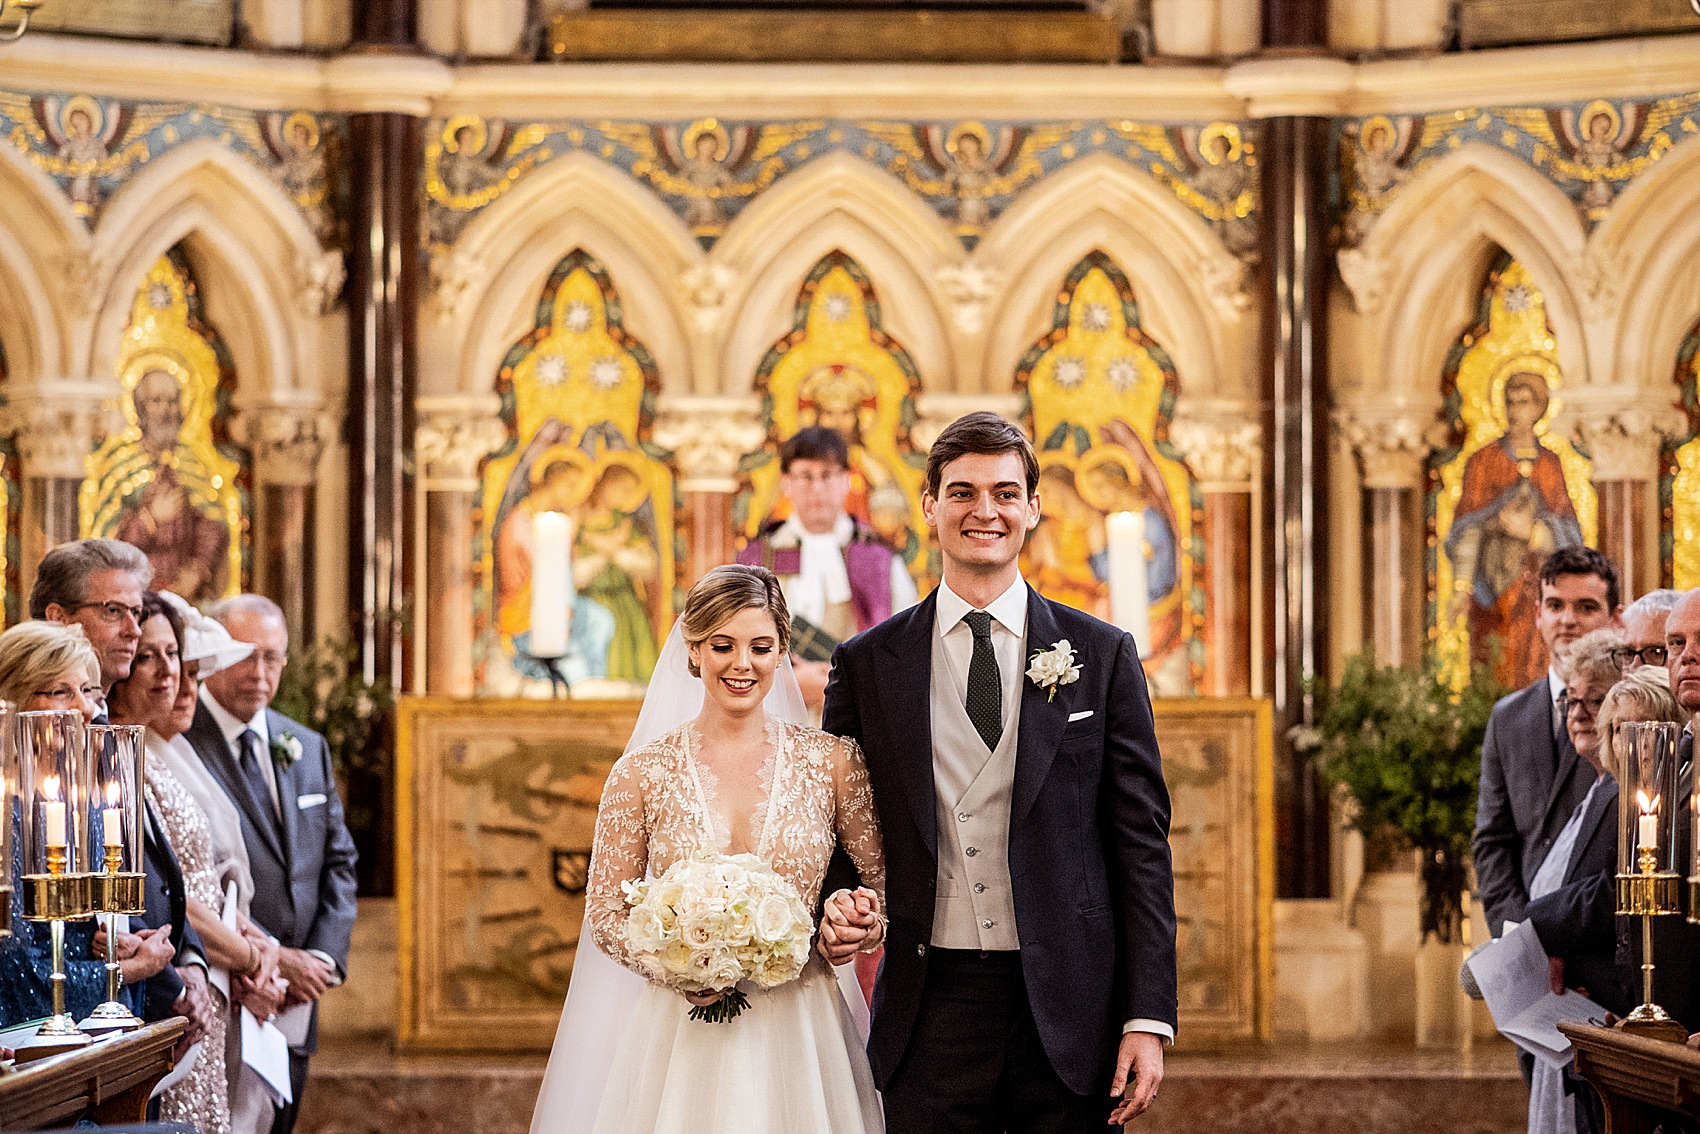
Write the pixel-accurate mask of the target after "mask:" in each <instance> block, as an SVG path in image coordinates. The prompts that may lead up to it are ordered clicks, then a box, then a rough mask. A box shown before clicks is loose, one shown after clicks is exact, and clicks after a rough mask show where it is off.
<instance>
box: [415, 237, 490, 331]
mask: <svg viewBox="0 0 1700 1134" xmlns="http://www.w3.org/2000/svg"><path fill="white" fill-rule="evenodd" d="M490 274H491V272H490V263H489V261H487V260H485V259H483V258H482V257H479V256H474V255H471V254H469V253H466V252H448V253H445V254H443V255H439V256H432V257H431V266H430V303H429V306H430V310H431V315H432V318H433V319H434V320H435V321H436V322H437V324H438V325H439V326H445V327H446V326H449V325H450V324H453V323H455V322H457V321H458V320H459V319H460V317H461V316H462V315H463V314H465V312H466V305H467V304H468V303H470V302H471V301H472V297H473V296H475V295H477V294H478V293H479V292H481V291H483V290H484V285H485V284H486V283H488V282H489V281H490Z"/></svg>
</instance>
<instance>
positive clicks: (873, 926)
mask: <svg viewBox="0 0 1700 1134" xmlns="http://www.w3.org/2000/svg"><path fill="white" fill-rule="evenodd" d="M884 940H885V925H884V923H883V922H882V921H881V920H880V910H879V897H878V896H877V895H876V894H875V893H874V892H873V891H872V890H870V889H868V888H867V887H866V886H858V887H857V888H856V889H855V890H840V891H838V892H837V893H835V894H833V895H832V897H830V898H828V899H827V900H826V909H825V911H824V912H823V913H822V915H821V919H820V939H819V941H818V942H817V943H816V946H815V947H816V948H817V949H818V950H820V955H821V956H822V957H825V958H826V959H827V961H828V962H830V963H831V964H834V965H843V964H847V963H849V962H850V961H851V960H852V959H854V958H855V956H856V954H857V953H865V952H870V951H872V950H873V949H875V948H876V947H878V945H879V944H880V942H882V941H884Z"/></svg>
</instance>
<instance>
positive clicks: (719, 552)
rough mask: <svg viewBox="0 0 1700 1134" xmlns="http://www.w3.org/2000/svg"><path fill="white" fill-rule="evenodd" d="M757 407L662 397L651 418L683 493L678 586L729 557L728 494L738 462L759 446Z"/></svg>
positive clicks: (732, 545) (733, 546)
mask: <svg viewBox="0 0 1700 1134" xmlns="http://www.w3.org/2000/svg"><path fill="white" fill-rule="evenodd" d="M763 435H764V434H763V429H762V425H761V416H760V410H759V407H758V406H757V405H756V404H755V403H754V402H753V401H752V400H748V399H742V398H710V397H701V398H696V397H688V398H670V399H665V400H664V401H663V403H662V405H661V407H660V412H659V413H658V414H657V417H656V422H655V434H654V436H655V441H656V443H657V444H659V445H661V446H662V447H663V448H666V449H671V450H672V451H673V467H674V469H675V470H676V472H677V475H678V477H679V493H680V495H681V497H682V498H683V500H682V503H683V507H682V508H681V509H680V518H681V519H682V521H683V523H684V529H685V567H684V570H683V571H682V572H681V573H680V576H679V586H680V587H682V588H685V589H689V588H690V586H691V584H693V583H695V582H696V581H697V580H698V579H700V578H702V576H703V574H704V573H705V572H707V571H709V570H710V569H711V568H714V567H717V566H719V565H720V564H722V563H730V562H732V558H733V556H734V555H736V554H737V550H738V549H737V541H736V539H735V538H734V536H735V533H734V532H733V531H732V497H733V495H734V493H736V492H737V489H738V462H739V461H740V460H742V459H743V457H744V456H745V455H746V454H748V453H751V452H754V451H755V450H756V449H758V448H760V447H761V443H762V438H763Z"/></svg>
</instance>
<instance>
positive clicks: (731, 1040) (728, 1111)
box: [534, 957, 885, 1134]
mask: <svg viewBox="0 0 1700 1134" xmlns="http://www.w3.org/2000/svg"><path fill="white" fill-rule="evenodd" d="M746 994H747V995H748V996H749V998H750V1006H749V1007H748V1008H746V1009H744V1011H743V1013H742V1014H741V1015H739V1016H738V1018H737V1019H735V1020H732V1021H729V1022H728V1023H724V1024H706V1023H702V1022H701V1021H698V1020H692V1019H690V1017H689V1012H690V1004H689V1002H687V1001H686V1000H685V998H684V997H682V996H680V995H679V994H678V993H676V992H669V991H667V990H666V989H663V988H661V987H659V986H657V985H646V986H645V988H644V990H643V993H642V995H641V996H640V997H639V999H638V1002H637V1005H636V1007H635V1008H634V1009H633V1012H632V1015H631V1018H630V1019H629V1020H628V1021H627V1022H626V1026H625V1029H624V1032H623V1034H622V1035H621V1037H620V1041H619V1046H618V1047H617V1049H616V1050H615V1052H614V1058H613V1064H612V1066H611V1067H610V1068H609V1072H608V1077H607V1079H606V1080H605V1082H604V1083H603V1086H602V1098H601V1105H600V1107H599V1108H598V1111H597V1115H596V1123H595V1126H594V1127H593V1129H594V1131H595V1134H635V1132H638V1131H643V1132H646V1134H650V1132H653V1134H798V1132H800V1131H808V1132H810V1134H881V1131H883V1130H884V1129H885V1122H884V1119H883V1118H882V1117H881V1113H880V1102H879V1096H878V1095H877V1094H876V1093H875V1091H874V1081H873V1075H872V1073H871V1072H870V1071H869V1070H868V1057H867V1054H866V1052H865V1051H864V1050H863V1048H862V1037H861V1036H860V1035H859V1034H858V1031H857V1028H856V1024H855V1021H854V1020H853V1019H852V1018H851V1015H850V1011H849V1009H848V1008H847V1007H846V1005H845V1003H844V1001H843V999H842V998H841V997H840V995H839V989H838V982H837V980H836V979H835V977H834V975H833V973H832V972H831V971H830V969H829V967H828V966H827V965H826V964H825V963H824V962H822V961H821V960H820V958H818V957H817V958H815V959H814V960H812V961H811V962H810V963H809V966H808V968H806V969H804V970H803V975H802V976H801V977H799V978H798V979H797V980H794V981H792V982H790V983H789V984H785V985H781V986H780V987H779V988H775V989H772V990H769V991H762V990H760V989H756V988H754V987H753V986H748V987H746ZM534 1128H535V1127H534Z"/></svg>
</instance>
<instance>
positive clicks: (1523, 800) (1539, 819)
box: [1471, 547, 1621, 937]
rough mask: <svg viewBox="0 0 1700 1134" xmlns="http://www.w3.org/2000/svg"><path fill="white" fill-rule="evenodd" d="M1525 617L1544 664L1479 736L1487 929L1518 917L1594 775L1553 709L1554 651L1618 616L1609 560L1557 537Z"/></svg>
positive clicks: (1556, 683) (1479, 841)
mask: <svg viewBox="0 0 1700 1134" xmlns="http://www.w3.org/2000/svg"><path fill="white" fill-rule="evenodd" d="M1540 587H1541V605H1540V608H1539V610H1538V611H1537V612H1536V615H1535V625H1536V627H1537V628H1538V629H1539V631H1540V635H1541V640H1542V641H1543V642H1544V643H1545V644H1546V649H1547V659H1548V661H1547V664H1548V670H1547V673H1546V675H1545V676H1543V677H1541V678H1540V679H1538V680H1537V681H1535V682H1534V683H1533V684H1531V685H1529V686H1527V687H1526V688H1524V689H1521V690H1519V691H1518V692H1516V693H1513V694H1511V695H1510V696H1508V697H1506V698H1504V699H1503V700H1501V701H1500V702H1499V704H1497V705H1495V706H1494V707H1493V714H1492V716H1490V717H1489V718H1488V726H1487V734H1486V735H1485V737H1484V738H1483V740H1482V778H1481V788H1480V790H1479V794H1478V796H1477V800H1476V832H1475V836H1474V838H1473V839H1472V840H1471V850H1472V851H1473V853H1474V857H1475V863H1476V880H1477V892H1478V895H1479V897H1480V899H1481V902H1482V905H1483V907H1484V911H1485V913H1486V914H1487V923H1488V931H1489V932H1490V933H1492V934H1493V935H1494V936H1495V937H1498V936H1499V935H1500V934H1501V933H1503V932H1504V931H1505V923H1506V922H1507V921H1522V920H1523V908H1524V907H1525V906H1526V905H1528V903H1529V883H1530V882H1531V881H1533V879H1534V876H1535V871H1537V870H1539V869H1540V866H1541V863H1542V862H1544V861H1545V860H1546V856H1547V852H1548V851H1549V850H1551V849H1552V845H1553V841H1554V840H1555V839H1557V838H1558V834H1559V831H1560V830H1561V829H1562V828H1563V827H1564V824H1565V823H1566V822H1567V821H1568V820H1569V818H1570V815H1571V813H1572V812H1574V811H1575V810H1576V805H1577V804H1578V803H1580V802H1582V797H1583V796H1584V795H1586V794H1587V793H1588V789H1589V788H1590V787H1592V786H1593V783H1594V778H1595V777H1594V771H1593V769H1592V768H1590V767H1589V766H1588V765H1587V763H1586V762H1585V761H1584V760H1582V759H1581V757H1579V756H1578V755H1577V754H1576V749H1575V747H1574V746H1573V745H1572V744H1571V743H1570V737H1569V735H1568V734H1567V732H1566V731H1565V722H1564V718H1563V717H1562V716H1561V715H1560V710H1559V697H1560V695H1561V694H1562V693H1563V692H1564V682H1563V680H1562V679H1561V678H1560V677H1559V674H1558V669H1557V666H1556V663H1555V661H1554V656H1555V655H1556V654H1558V653H1561V652H1562V651H1563V650H1564V649H1566V648H1567V647H1568V646H1569V645H1570V643H1572V642H1574V641H1576V639H1578V638H1580V637H1581V636H1582V635H1584V634H1586V633H1588V632H1589V631H1590V630H1598V629H1599V628H1600V627H1602V626H1615V625H1617V624H1618V614H1619V612H1620V609H1621V608H1620V606H1619V604H1618V591H1617V570H1616V569H1615V568H1614V567H1612V565H1611V561H1610V560H1608V559H1607V558H1606V557H1605V556H1604V555H1601V554H1600V553H1599V552H1598V551H1596V550H1594V549H1593V548H1591V547H1563V548H1560V549H1559V550H1557V551H1555V552H1553V553H1552V554H1551V555H1550V556H1548V557H1547V560H1546V562H1545V563H1544V564H1543V565H1542V566H1541V572H1540Z"/></svg>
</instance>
